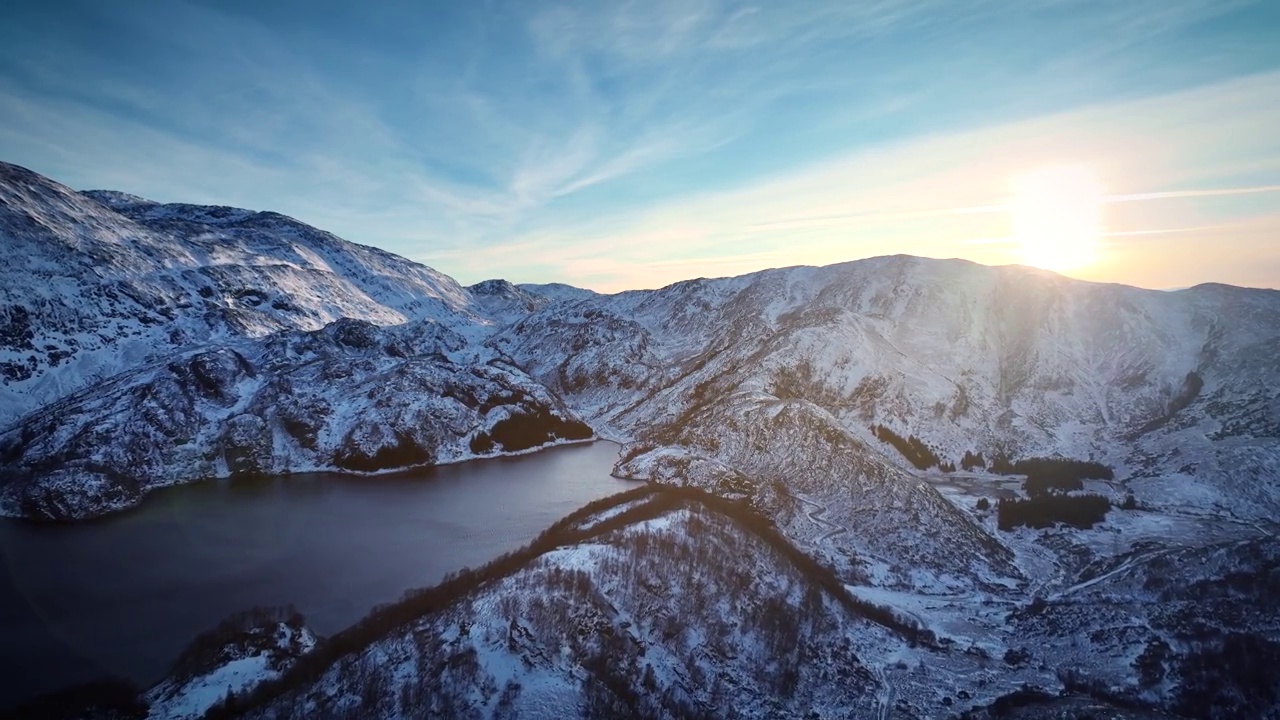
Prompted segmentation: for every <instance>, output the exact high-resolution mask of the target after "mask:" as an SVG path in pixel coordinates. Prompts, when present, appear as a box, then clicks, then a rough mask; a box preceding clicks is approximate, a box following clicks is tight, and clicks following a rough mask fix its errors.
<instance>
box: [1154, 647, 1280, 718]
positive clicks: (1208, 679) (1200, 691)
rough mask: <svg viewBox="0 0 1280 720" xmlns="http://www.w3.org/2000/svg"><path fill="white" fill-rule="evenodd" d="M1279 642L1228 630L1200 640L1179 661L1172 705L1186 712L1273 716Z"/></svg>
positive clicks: (1279, 687) (1277, 704)
mask: <svg viewBox="0 0 1280 720" xmlns="http://www.w3.org/2000/svg"><path fill="white" fill-rule="evenodd" d="M1277 667H1280V643H1277V642H1275V641H1273V640H1269V639H1267V638H1265V637H1263V636H1261V635H1254V634H1246V633H1231V634H1229V635H1227V636H1225V637H1223V638H1222V639H1221V640H1219V641H1217V642H1214V643H1211V644H1205V645H1201V646H1200V647H1198V648H1195V649H1194V650H1193V651H1192V652H1191V653H1190V654H1188V655H1187V656H1186V657H1185V658H1183V660H1182V662H1181V663H1180V665H1179V675H1180V682H1179V683H1178V695H1177V703H1176V705H1175V709H1176V710H1177V712H1179V713H1180V714H1182V715H1185V716H1186V717H1196V718H1199V717H1220V718H1264V717H1276V712H1277V708H1280V680H1277V676H1276V668H1277Z"/></svg>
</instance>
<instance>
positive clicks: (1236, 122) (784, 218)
mask: <svg viewBox="0 0 1280 720" xmlns="http://www.w3.org/2000/svg"><path fill="white" fill-rule="evenodd" d="M1278 126H1280V73H1269V74H1263V75H1258V76H1253V77H1249V78H1244V79H1239V80H1233V81H1228V82H1223V83H1218V84H1214V85H1210V86H1207V87H1202V88H1196V89H1193V90H1189V91H1184V92H1179V93H1173V94H1168V95H1163V96H1159V97H1154V98H1147V99H1140V100H1133V101H1126V102H1118V103H1110V104H1105V105H1098V106H1095V107H1090V108H1085V109H1081V110H1076V111H1071V112H1067V113H1058V114H1054V115H1051V116H1048V117H1043V118H1039V119H1034V120H1030V121H1024V122H1018V123H1010V124H1005V125H1000V126H995V127H989V128H983V129H979V130H974V131H969V132H962V133H950V134H940V135H935V136H931V137H925V138H918V139H913V140H909V141H905V142H901V143H897V144H894V145H891V146H887V147H882V148H878V149H875V150H870V151H863V152H856V153H852V154H850V155H848V156H845V157H842V158H839V159H836V160H832V161H829V162H824V163H818V164H815V165H813V166H811V167H808V168H804V169H803V170H800V171H797V172H793V173H789V174H787V175H784V176H782V177H777V178H773V179H770V180H767V181H764V182H757V183H751V184H747V185H744V186H742V187H739V188H736V189H734V190H731V191H728V192H719V193H706V194H702V195H700V196H697V197H693V198H689V199H683V200H678V201H673V202H669V203H665V204H662V205H660V206H656V207H646V208H642V209H637V210H629V211H625V212H622V213H617V214H614V215H612V216H610V217H608V218H602V219H597V220H593V221H589V222H585V223H581V224H579V225H577V226H574V227H559V228H554V229H553V228H547V229H544V230H543V231H541V232H539V233H535V234H531V235H529V236H527V237H525V238H523V239H517V240H516V242H518V243H520V245H521V247H522V253H524V254H526V255H527V254H528V253H536V254H537V255H538V256H539V257H540V261H541V263H543V264H545V265H548V266H553V267H558V268H560V269H561V272H562V273H563V275H564V276H568V277H571V278H576V279H578V280H579V281H583V280H587V281H588V282H589V284H590V283H594V286H595V287H597V288H599V289H618V288H622V287H632V286H640V285H644V286H652V285H660V284H665V283H667V282H671V281H674V280H677V279H680V278H681V276H680V275H678V273H677V272H676V270H678V271H681V272H683V271H688V270H691V269H695V268H697V267H703V268H704V271H703V272H700V273H698V274H714V273H715V272H716V269H717V268H719V267H721V266H722V265H723V264H724V263H725V262H726V261H727V262H729V263H730V264H732V265H734V267H738V268H744V269H760V268H762V267H766V266H767V264H768V263H779V264H788V265H789V264H809V263H823V262H831V261H835V260H840V259H846V258H852V257H858V256H865V255H876V254H890V253H897V252H906V253H912V254H921V255H933V256H964V257H970V258H972V259H975V260H979V261H983V262H1013V261H1016V260H1017V258H1016V257H1015V256H1012V255H1011V254H1010V248H1009V247H1008V241H1007V240H1005V241H1001V238H1002V237H1004V236H1005V235H1006V234H1007V233H1006V232H1005V231H1006V230H1007V228H1005V218H1004V215H1003V212H1002V207H1003V206H1002V203H1003V200H1004V198H1005V197H1007V195H1008V192H1009V187H1008V183H1009V181H1010V179H1011V178H1012V177H1014V176H1015V175H1017V174H1018V173H1020V172H1025V171H1026V170H1027V169H1031V168H1035V167H1037V166H1040V165H1046V164H1056V163H1059V162H1063V161H1071V162H1083V163H1085V164H1088V165H1089V166H1091V167H1092V168H1093V169H1094V170H1095V172H1096V173H1097V174H1098V175H1099V176H1100V177H1101V178H1102V181H1103V183H1104V184H1105V185H1106V187H1107V188H1109V189H1111V190H1112V191H1116V192H1113V194H1112V195H1111V196H1109V198H1108V199H1109V201H1110V202H1112V203H1117V204H1144V203H1150V202H1151V201H1163V202H1161V203H1160V204H1161V205H1162V207H1161V208H1160V209H1159V213H1160V215H1161V216H1163V217H1165V218H1166V219H1167V218H1169V217H1176V214H1174V215H1171V211H1170V210H1169V208H1168V207H1167V204H1168V203H1171V202H1175V201H1178V200H1200V201H1204V200H1212V199H1215V198H1239V197H1247V196H1254V197H1255V198H1257V199H1259V200H1261V201H1262V202H1264V203H1270V204H1269V207H1271V208H1275V207H1277V202H1276V200H1275V199H1274V198H1269V197H1268V196H1269V195H1272V194H1275V193H1276V192H1277V191H1278V190H1280V187H1277V186H1276V185H1273V184H1258V185H1243V184H1242V185H1238V186H1227V187H1206V186H1205V185H1203V183H1221V182H1247V181H1250V180H1256V179H1260V178H1265V177H1268V176H1269V177H1272V178H1274V177H1280V138H1278V137H1277V136H1276V135H1275V134H1274V133H1271V132H1262V131H1261V129H1262V128H1268V127H1270V128H1274V127H1278ZM1170 185H1174V186H1177V185H1182V186H1184V188H1185V189H1169V190H1154V191H1149V192H1144V191H1141V190H1142V189H1144V188H1151V187H1157V188H1158V187H1168V186H1170ZM1140 201H1141V202H1140ZM1184 210H1185V212H1186V214H1188V215H1190V216H1191V217H1187V218H1183V219H1184V220H1190V221H1191V222H1185V223H1184V224H1183V225H1182V227H1183V228H1187V229H1186V230H1185V232H1186V233H1188V234H1191V235H1195V234H1197V233H1199V234H1200V235H1201V236H1202V235H1203V232H1204V231H1207V230H1211V229H1214V228H1220V227H1222V224H1221V223H1195V222H1194V219H1195V218H1196V217H1199V218H1200V219H1202V220H1203V219H1205V218H1210V219H1212V213H1211V212H1210V211H1209V210H1205V209H1204V208H1201V207H1189V208H1185V209H1184ZM1236 217H1237V218H1240V217H1244V216H1242V215H1240V214H1238V213H1237V214H1236ZM1124 220H1125V218H1122V217H1113V218H1110V221H1111V223H1112V224H1116V223H1121V224H1117V225H1116V226H1115V227H1114V228H1112V229H1113V232H1112V234H1111V237H1112V238H1123V237H1127V236H1136V235H1137V234H1140V233H1148V232H1153V231H1158V230H1159V228H1152V227H1150V226H1146V227H1143V226H1138V227H1134V226H1128V225H1124V224H1123V221H1124ZM1130 221H1136V222H1139V223H1142V222H1150V219H1147V218H1136V220H1135V219H1134V218H1130ZM1193 231H1194V232H1193ZM1161 232H1168V231H1167V230H1164V231H1161ZM984 247H985V248H986V249H985V250H984V249H983V248H984ZM767 248H785V250H766V249H767ZM1000 248H1003V251H1002V252H1001V251H998V250H999V249H1000ZM673 257H674V258H679V260H678V266H673V265H672V263H671V259H672V258H673ZM699 263H702V264H701V265H699ZM753 263H754V265H753ZM1192 269H1194V268H1192ZM1135 277H1137V278H1139V280H1135V282H1138V281H1140V278H1141V273H1140V272H1139V273H1136V274H1135Z"/></svg>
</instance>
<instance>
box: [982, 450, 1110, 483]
mask: <svg viewBox="0 0 1280 720" xmlns="http://www.w3.org/2000/svg"><path fill="white" fill-rule="evenodd" d="M991 472H994V473H997V474H999V475H1038V476H1041V477H1044V478H1051V479H1060V480H1062V481H1068V480H1114V479H1115V473H1113V472H1112V471H1111V468H1109V467H1107V466H1106V465H1103V464H1102V463H1099V462H1094V461H1092V460H1070V459H1067V458H1045V457H1033V458H1027V459H1025V460H1018V461H1016V462H1015V461H1011V460H1009V458H1008V457H1006V456H1004V455H997V456H995V457H994V458H992V459H991Z"/></svg>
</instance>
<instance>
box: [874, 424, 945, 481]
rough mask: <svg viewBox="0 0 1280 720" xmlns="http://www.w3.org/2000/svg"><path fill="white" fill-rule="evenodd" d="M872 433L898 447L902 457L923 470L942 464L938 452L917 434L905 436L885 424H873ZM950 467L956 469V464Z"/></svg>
mask: <svg viewBox="0 0 1280 720" xmlns="http://www.w3.org/2000/svg"><path fill="white" fill-rule="evenodd" d="M871 434H872V435H874V436H876V437H877V438H879V439H880V440H883V441H885V442H887V443H889V444H890V445H892V446H894V447H895V448H897V449H898V452H900V453H902V457H904V458H906V459H907V461H908V462H910V463H911V464H912V465H914V466H916V467H917V468H919V469H921V470H928V469H929V468H931V467H935V466H939V465H941V464H942V461H941V459H940V458H939V457H938V454H937V453H935V452H934V451H933V450H932V449H931V448H930V447H929V446H928V445H925V444H924V441H922V440H921V439H920V438H918V437H916V436H915V435H909V436H907V437H905V438H904V437H902V436H901V435H899V434H897V433H895V432H894V431H892V430H890V429H889V428H887V427H885V426H884V425H872V426H871ZM948 467H950V469H951V470H955V466H954V465H951V464H950V463H948ZM944 469H946V468H944Z"/></svg>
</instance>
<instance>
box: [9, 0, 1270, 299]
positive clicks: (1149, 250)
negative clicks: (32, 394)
mask: <svg viewBox="0 0 1280 720" xmlns="http://www.w3.org/2000/svg"><path fill="white" fill-rule="evenodd" d="M1277 37H1280V3H1277V2H1275V1H1274V0H1257V1H1251V0H1124V2H1115V1H1114V0H1018V1H1016V2H1015V1H1010V2H996V1H995V0H862V1H859V2H835V1H832V2H808V1H806V0H791V1H789V2H768V3H763V2H761V3H755V4H752V3H738V2H718V1H716V0H679V1H676V2H666V1H665V0H653V1H652V2H624V1H622V0H618V1H614V2H606V1H604V0H593V1H590V2H578V3H573V2H569V3H555V2H498V1H496V0H477V1H475V2H453V3H444V2H429V1H423V0H417V1H414V2H400V1H398V0H387V1H385V2H378V3H336V2H329V1H327V0H311V1H308V2H270V1H268V0H255V1H251V2H241V1H238V0H222V1H220V2H193V1H184V0H166V1H164V2H131V1H130V0H113V2H110V3H103V2H75V1H72V0H63V1H61V2H49V1H48V0H40V1H38V2H27V1H26V0H6V2H4V3H3V4H2V6H0V159H2V160H5V161H8V162H13V163H17V164H19V165H23V166H26V167H29V168H31V169H33V170H35V171H37V172H40V173H42V174H44V175H47V176H49V177H52V178H53V179H55V180H58V181H60V182H63V183H65V184H67V185H70V186H72V187H74V188H78V189H94V188H105V189H114V190H123V191H126V192H131V193H135V194H138V195H142V196H144V197H148V198H152V199H155V200H159V201H163V202H195V203H209V204H222V205H233V206H239V207H248V208H254V209H261V210H275V211H278V212H283V213H285V214H288V215H291V216H293V217H296V218H298V219H300V220H302V221H304V222H307V223H310V224H312V225H315V226H317V227H320V228H323V229H326V230H329V231H331V232H334V233H336V234H338V235H340V236H342V237H344V238H346V239H348V240H352V241H355V242H359V243H364V244H368V245H376V246H379V247H382V248H385V249H387V250H390V251H392V252H395V253H398V254H401V255H404V256H406V257H409V258H411V259H414V260H417V261H420V262H423V263H425V264H428V265H431V266H433V267H435V268H437V269H439V270H441V271H443V272H446V273H448V274H450V275H453V276H454V277H456V278H457V279H459V280H460V281H462V282H464V283H471V282H476V281H479V280H482V279H486V278H491V277H504V278H507V279H510V280H513V281H517V282H567V283H571V284H575V285H579V286H584V287H590V288H593V289H596V290H602V291H616V290H621V289H627V288H643V287H658V286H661V285H665V284H667V283H670V282H674V281H677V280H681V279H687V278H692V277H699V276H709V277H710V276H723V275H733V274H739V273H744V272H750V271H754V270H759V269H763V268H767V267H780V266H789V265H801V264H827V263H833V262H843V261H847V260H854V259H858V258H863V257H871V256H877V255H887V254H896V253H908V254H913V255H922V256H929V257H961V258H967V259H970V260H974V261H977V262H983V263H988V264H1009V263H1020V262H1028V259H1029V258H1032V257H1041V256H1043V253H1041V254H1040V255H1036V254H1034V253H1030V252H1029V246H1028V241H1027V239H1026V234H1027V232H1032V233H1035V232H1039V231H1041V230H1044V231H1045V232H1048V233H1049V234H1051V235H1052V234H1054V232H1055V231H1054V230H1053V227H1051V225H1052V223H1054V222H1059V221H1060V220H1061V219H1062V218H1070V217H1076V216H1082V215H1088V216H1089V217H1093V216H1094V214H1095V213H1094V211H1096V215H1097V216H1098V222H1097V223H1096V226H1097V227H1096V232H1093V231H1090V232H1091V233H1092V235H1096V237H1094V236H1091V237H1089V238H1088V240H1089V243H1088V244H1089V245H1091V246H1092V248H1093V249H1092V250H1091V251H1090V252H1084V251H1083V250H1079V251H1078V250H1076V249H1075V248H1076V246H1075V244H1074V243H1075V242H1076V241H1077V240H1079V238H1075V239H1073V238H1067V237H1061V238H1059V239H1058V240H1055V241H1054V242H1061V243H1063V246H1062V247H1061V248H1056V249H1057V250H1062V249H1063V248H1066V250H1065V252H1057V253H1056V255H1055V256H1059V257H1062V256H1065V257H1066V258H1067V260H1069V262H1068V261H1063V262H1061V263H1059V264H1058V265H1056V266H1054V267H1051V268H1050V269H1055V270H1059V271H1062V272H1064V274H1067V275H1070V276H1073V277H1079V278H1083V279H1089V280H1100V281H1114V282H1123V283H1127V284H1132V285H1138V286H1142V287H1151V288H1175V287H1186V286H1190V285H1195V284H1197V283H1201V282H1209V281H1213V282H1226V283H1231V284H1236V285H1245V286H1252V287H1271V288H1277V287H1280V42H1277V41H1276V38H1277ZM1060 167H1070V168H1074V169H1075V171H1076V172H1077V174H1081V173H1082V174H1083V175H1084V176H1085V177H1087V178H1088V179H1089V181H1090V182H1089V187H1091V188H1093V190H1092V191H1091V193H1092V194H1091V195H1090V197H1093V198H1095V201H1096V202H1095V201H1090V202H1093V204H1094V205H1096V207H1083V206H1081V205H1079V202H1080V201H1078V200H1073V199H1071V198H1075V197H1076V196H1077V195H1079V194H1080V192H1077V191H1079V190H1080V188H1079V187H1074V186H1073V187H1067V188H1060V187H1059V188H1057V189H1055V188H1053V187H1050V188H1049V189H1048V190H1043V189H1042V190H1040V191H1039V193H1040V194H1039V195H1036V196H1034V197H1032V198H1030V200H1031V201H1032V202H1031V204H1032V205H1033V206H1036V207H1039V206H1041V205H1046V204H1047V205H1048V206H1050V210H1051V211H1043V212H1040V214H1039V215H1037V216H1036V217H1038V218H1040V222H1039V229H1033V230H1032V231H1026V230H1025V228H1024V229H1023V230H1019V229H1018V227H1015V226H1017V224H1018V223H1017V222H1016V218H1015V216H1016V215H1017V213H1016V212H1014V210H1013V208H1015V207H1023V206H1025V205H1026V204H1027V203H1025V202H1022V201H1021V200H1020V199H1019V198H1020V197H1021V196H1020V195H1019V192H1020V191H1019V190H1018V189H1017V188H1019V187H1022V186H1020V185H1019V182H1020V180H1019V179H1020V178H1026V177H1029V176H1036V173H1037V172H1039V171H1041V170H1042V169H1044V168H1060ZM1046 193H1047V196H1046ZM1060 196H1061V197H1063V198H1067V199H1065V200H1062V201H1061V202H1059V197H1060ZM1023 199H1025V198H1023ZM1033 225H1035V223H1033ZM1091 227H1092V225H1091ZM1046 228H1047V229H1046ZM1055 237H1057V236H1056V235H1055ZM1039 242H1041V243H1043V242H1045V241H1043V240H1042V241H1039ZM1040 249H1041V250H1043V249H1044V248H1043V247H1041V248H1040Z"/></svg>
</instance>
